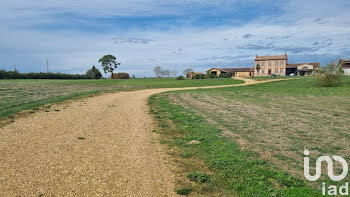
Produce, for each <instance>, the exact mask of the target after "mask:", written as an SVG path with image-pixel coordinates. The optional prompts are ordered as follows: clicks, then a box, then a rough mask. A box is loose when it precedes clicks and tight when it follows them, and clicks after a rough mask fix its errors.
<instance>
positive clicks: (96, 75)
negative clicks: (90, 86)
mask: <svg viewBox="0 0 350 197" xmlns="http://www.w3.org/2000/svg"><path fill="white" fill-rule="evenodd" d="M86 77H87V78H88V79H101V77H102V74H101V72H100V71H99V70H98V69H97V68H95V66H92V68H91V69H90V70H88V71H86Z"/></svg>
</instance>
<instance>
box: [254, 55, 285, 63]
mask: <svg viewBox="0 0 350 197" xmlns="http://www.w3.org/2000/svg"><path fill="white" fill-rule="evenodd" d="M287 59H288V55H287V53H285V54H284V55H272V56H258V55H256V56H255V61H261V60H287Z"/></svg>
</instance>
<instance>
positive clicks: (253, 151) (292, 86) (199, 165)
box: [150, 77, 350, 196]
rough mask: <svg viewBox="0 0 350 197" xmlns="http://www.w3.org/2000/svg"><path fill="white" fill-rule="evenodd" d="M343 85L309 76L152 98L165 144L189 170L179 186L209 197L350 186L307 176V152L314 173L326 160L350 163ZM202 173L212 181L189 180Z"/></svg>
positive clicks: (349, 115)
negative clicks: (310, 179) (338, 158)
mask: <svg viewBox="0 0 350 197" xmlns="http://www.w3.org/2000/svg"><path fill="white" fill-rule="evenodd" d="M343 82H344V85H343V86H342V87H334V88H324V87H318V86H317V85H316V79H315V78H302V79H297V80H288V81H279V82H271V83H265V84H259V85H251V86H244V87H230V88H220V89H204V90H191V91H180V92H171V93H165V94H160V95H156V96H154V97H152V98H151V99H150V105H151V106H152V112H153V113H154V114H155V117H156V119H158V120H159V127H160V130H161V131H159V132H162V133H163V134H164V135H163V142H164V143H168V144H169V145H170V146H171V147H172V149H174V150H176V151H175V152H174V153H173V154H174V155H176V156H175V157H176V158H177V159H176V160H177V161H178V162H179V163H181V166H184V168H183V172H182V174H181V177H179V183H178V187H179V188H180V189H181V188H187V189H188V190H193V191H194V192H196V193H202V194H205V195H212V193H214V194H217V195H226V194H229V195H238V196H319V195H320V187H321V182H323V181H325V182H327V184H335V185H342V184H343V183H344V182H346V181H349V178H346V180H343V181H342V182H337V183H334V182H331V181H330V179H329V178H328V176H326V173H323V176H322V177H321V179H319V180H318V181H317V182H315V183H310V182H307V181H306V179H305V178H304V176H303V164H304V163H303V157H304V155H303V152H304V149H308V150H310V151H311V154H310V160H311V162H310V163H311V169H313V170H314V167H315V160H316V159H317V158H318V157H319V156H321V155H334V154H336V155H340V156H342V157H344V158H345V159H346V160H347V161H349V160H350V145H349V143H348V142H349V140H350V78H349V77H347V78H344V79H343ZM191 140H198V141H200V142H201V143H200V144H197V145H188V142H189V141H191ZM194 164H195V165H194ZM325 167H326V165H324V166H323V168H325ZM313 170H311V174H314V171H313ZM198 171H199V172H203V173H205V174H209V175H211V177H212V179H211V181H210V182H208V183H205V184H198V183H194V182H191V181H189V180H188V179H187V178H186V174H187V173H191V172H198ZM336 172H338V173H339V172H341V169H339V166H336ZM305 194H308V195H305Z"/></svg>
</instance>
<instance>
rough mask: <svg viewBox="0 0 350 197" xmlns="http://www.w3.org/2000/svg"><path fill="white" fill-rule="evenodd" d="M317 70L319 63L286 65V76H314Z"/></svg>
mask: <svg viewBox="0 0 350 197" xmlns="http://www.w3.org/2000/svg"><path fill="white" fill-rule="evenodd" d="M319 68H320V63H298V64H287V67H286V75H287V76H289V75H290V74H292V73H294V75H296V76H310V75H313V74H316V73H317V72H318V69H319Z"/></svg>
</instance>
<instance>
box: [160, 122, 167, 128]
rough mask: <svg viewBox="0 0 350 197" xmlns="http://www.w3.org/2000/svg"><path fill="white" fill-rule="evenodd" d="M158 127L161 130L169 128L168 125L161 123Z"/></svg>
mask: <svg viewBox="0 0 350 197" xmlns="http://www.w3.org/2000/svg"><path fill="white" fill-rule="evenodd" d="M159 127H160V128H162V129H167V128H169V125H168V124H164V123H162V124H160V125H159Z"/></svg>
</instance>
